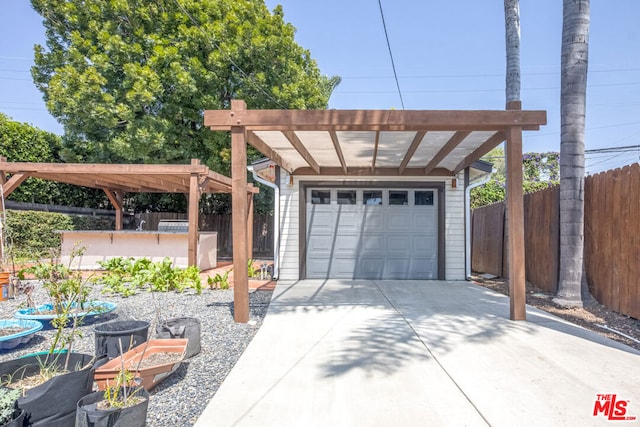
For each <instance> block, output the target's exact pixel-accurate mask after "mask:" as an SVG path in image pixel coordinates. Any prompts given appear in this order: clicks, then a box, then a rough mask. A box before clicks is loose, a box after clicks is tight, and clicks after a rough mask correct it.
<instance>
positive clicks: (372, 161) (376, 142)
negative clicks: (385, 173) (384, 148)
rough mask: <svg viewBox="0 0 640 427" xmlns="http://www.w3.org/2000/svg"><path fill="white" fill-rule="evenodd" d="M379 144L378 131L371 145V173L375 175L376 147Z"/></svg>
mask: <svg viewBox="0 0 640 427" xmlns="http://www.w3.org/2000/svg"><path fill="white" fill-rule="evenodd" d="M379 144H380V131H377V132H376V138H375V141H374V143H373V158H372V159H371V172H372V173H373V174H375V173H376V160H377V159H378V146H379Z"/></svg>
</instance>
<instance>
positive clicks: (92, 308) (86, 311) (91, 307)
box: [14, 301, 116, 321]
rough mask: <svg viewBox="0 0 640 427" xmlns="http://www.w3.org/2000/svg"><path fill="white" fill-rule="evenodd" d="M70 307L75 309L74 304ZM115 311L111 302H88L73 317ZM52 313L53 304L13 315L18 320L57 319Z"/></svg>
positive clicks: (26, 309)
mask: <svg viewBox="0 0 640 427" xmlns="http://www.w3.org/2000/svg"><path fill="white" fill-rule="evenodd" d="M72 307H74V308H75V307H76V303H73V304H72ZM115 309H116V305H115V304H114V303H112V302H106V301H89V302H86V303H84V304H82V308H81V309H80V310H79V311H78V312H77V313H73V315H74V316H78V317H84V318H87V317H94V316H99V315H101V314H106V313H110V312H112V311H113V310H115ZM52 311H53V304H42V305H39V306H37V307H31V308H23V309H20V310H18V311H16V312H15V313H14V316H15V317H16V318H18V319H27V320H43V321H50V320H53V319H55V318H56V317H58V314H55V313H52Z"/></svg>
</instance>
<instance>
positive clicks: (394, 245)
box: [387, 234, 411, 255]
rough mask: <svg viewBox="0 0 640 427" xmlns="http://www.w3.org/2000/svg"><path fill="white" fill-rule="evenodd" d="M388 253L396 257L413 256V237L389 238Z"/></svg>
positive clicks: (400, 235) (398, 236)
mask: <svg viewBox="0 0 640 427" xmlns="http://www.w3.org/2000/svg"><path fill="white" fill-rule="evenodd" d="M387 253H393V254H394V255H396V254H397V255H409V254H411V235H410V234H392V235H388V236H387Z"/></svg>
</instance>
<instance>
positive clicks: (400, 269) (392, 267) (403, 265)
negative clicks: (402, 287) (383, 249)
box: [382, 258, 410, 279]
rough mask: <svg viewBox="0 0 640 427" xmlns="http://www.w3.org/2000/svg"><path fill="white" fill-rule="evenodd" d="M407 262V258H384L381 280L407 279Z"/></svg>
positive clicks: (408, 270)
mask: <svg viewBox="0 0 640 427" xmlns="http://www.w3.org/2000/svg"><path fill="white" fill-rule="evenodd" d="M409 267H410V265H409V260H408V259H407V258H386V259H385V262H384V272H383V274H382V278H383V279H408V278H409V273H410V269H409Z"/></svg>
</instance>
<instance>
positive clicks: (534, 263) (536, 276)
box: [524, 186, 560, 293]
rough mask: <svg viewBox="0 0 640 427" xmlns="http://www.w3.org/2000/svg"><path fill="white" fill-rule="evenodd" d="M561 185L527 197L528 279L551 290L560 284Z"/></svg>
mask: <svg viewBox="0 0 640 427" xmlns="http://www.w3.org/2000/svg"><path fill="white" fill-rule="evenodd" d="M559 200H560V188H559V187H558V186H555V187H552V188H549V189H545V190H542V191H537V192H535V193H531V194H527V195H525V197H524V215H525V218H524V221H525V264H526V276H527V281H528V282H531V283H533V284H535V285H536V286H537V287H539V288H541V289H544V290H545V291H548V292H553V293H555V292H556V291H557V287H558V269H559V248H560V227H559V225H560V209H559V206H560V202H559Z"/></svg>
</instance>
